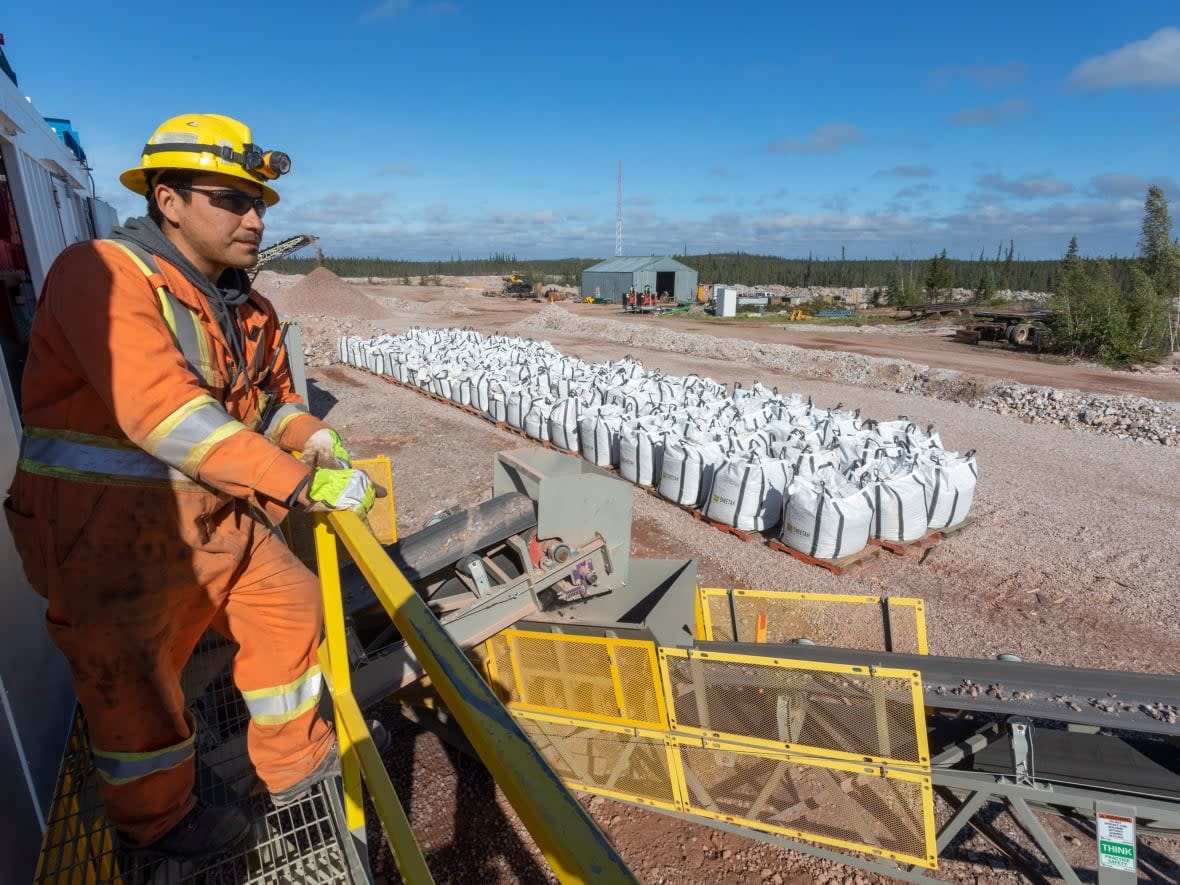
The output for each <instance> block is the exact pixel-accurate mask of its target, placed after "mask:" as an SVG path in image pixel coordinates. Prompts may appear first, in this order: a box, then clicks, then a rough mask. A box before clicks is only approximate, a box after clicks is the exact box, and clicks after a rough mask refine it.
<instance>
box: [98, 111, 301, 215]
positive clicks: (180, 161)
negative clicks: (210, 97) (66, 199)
mask: <svg viewBox="0 0 1180 885" xmlns="http://www.w3.org/2000/svg"><path fill="white" fill-rule="evenodd" d="M165 169H176V170H188V171H192V172H197V173H216V174H220V175H229V176H232V177H234V178H240V179H242V180H244V181H250V182H253V183H255V184H258V185H259V186H260V187H261V188H262V198H263V199H264V200H265V201H266V205H267V206H273V205H274V204H275V203H277V202H278V201H279V195H278V193H277V192H276V191H275V190H274V188H272V187H271V186H270V185H269V184H268V182H271V181H274V180H275V179H276V178H278V177H279V176H280V175H286V174H287V173H288V172H290V171H291V157H290V156H289V155H288V154H286V153H284V152H283V151H268V150H263V149H262V148H261V147H259V146H258V145H257V144H255V143H254V139H253V138H252V137H251V133H250V128H249V127H248V126H246V125H245V124H244V123H242V122H241V121H239V120H235V119H233V118H232V117H226V116H222V115H220V114H181V115H180V116H178V117H173V118H171V119H169V120H166V121H165V122H164V123H162V124H161V125H160V126H159V127H158V128H157V129H156V131H155V132H154V133H153V134H152V136H151V138H150V139H148V143H147V144H146V145H144V148H143V155H142V159H141V161H140V164H139V165H138V166H136V167H134V168H132V169H128V170H127V171H126V172H124V173H123V174H122V175H120V176H119V180H120V181H121V182H123V184H124V185H125V186H126V187H128V188H130V189H131V190H133V191H135V192H136V193H137V194H144V195H145V196H146V195H147V193H148V191H149V190H150V181H151V179H152V178H154V176H155V175H156V173H158V172H161V171H163V170H165Z"/></svg>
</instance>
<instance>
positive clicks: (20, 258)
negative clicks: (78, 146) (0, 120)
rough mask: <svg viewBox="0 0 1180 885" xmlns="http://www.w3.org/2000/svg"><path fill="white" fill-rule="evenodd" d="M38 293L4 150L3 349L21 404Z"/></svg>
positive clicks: (0, 204) (0, 210)
mask: <svg viewBox="0 0 1180 885" xmlns="http://www.w3.org/2000/svg"><path fill="white" fill-rule="evenodd" d="M34 306H35V295H34V292H33V281H32V276H31V275H30V274H29V261H28V257H27V256H26V255H25V247H24V243H23V241H22V240H21V235H20V225H19V224H18V222H17V220H16V205H15V204H14V203H13V200H12V187H11V184H10V182H9V180H8V173H7V170H6V169H5V166H4V153H3V151H0V351H2V352H3V354H4V368H5V370H6V371H7V372H8V377H9V379H10V380H11V382H12V393H13V395H14V396H15V397H16V401H17V406H18V407H19V406H20V379H21V374H22V373H23V372H24V367H25V358H26V357H27V356H28V351H29V327H30V326H31V325H32V322H33V308H34Z"/></svg>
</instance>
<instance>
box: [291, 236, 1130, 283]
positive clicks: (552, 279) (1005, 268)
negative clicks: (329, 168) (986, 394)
mask: <svg viewBox="0 0 1180 885" xmlns="http://www.w3.org/2000/svg"><path fill="white" fill-rule="evenodd" d="M1014 252H1015V244H1014V243H1008V244H1006V245H1005V246H1003V247H1002V248H1001V249H999V250H998V251H997V253H996V254H995V255H991V256H984V255H980V257H979V258H978V259H976V260H973V261H966V260H961V259H953V258H950V259H947V258H945V255H944V256H943V259H944V264H945V273H946V280H947V284H946V285H947V288H960V289H975V288H976V287H977V286H978V285H979V283H980V280H981V279H983V278H984V277H986V276H988V275H990V277H991V279H992V282H993V285H994V287H995V288H996V289H998V290H1004V289H1010V290H1022V291H1032V292H1053V291H1056V288H1055V287H1056V285H1057V280H1058V279H1060V277H1061V274H1062V272H1063V270H1064V260H1062V259H1059V260H1052V261H1028V260H1024V259H1020V258H1016V257H1015V255H1014ZM676 259H677V260H678V261H680V262H681V263H683V264H686V265H688V266H689V267H691V268H692V269H693V270H695V271H697V273H698V274H699V275H700V281H701V282H702V283H729V284H734V285H739V286H769V285H778V286H796V287H806V286H822V287H839V288H868V289H876V288H880V289H885V288H887V287H889V286H894V285H895V284H896V281H897V279H898V276H899V274H900V275H901V276H902V277H903V278H904V279H906V280H908V281H910V283H911V284H912V285H907V286H906V288H907V289H911V288H912V289H914V290H922V289H924V287H925V282H926V277H927V275H928V270H929V265H930V261H931V259H916V258H891V259H872V258H861V259H847V258H839V259H834V258H826V259H825V258H814V257H807V258H781V257H779V256H777V255H752V254H747V253H745V252H727V253H719V254H706V255H683V256H681V255H678V256H676ZM600 260H601V259H597V258H558V259H550V260H539V259H526V260H521V259H518V258H517V257H516V256H514V255H505V254H496V255H489V256H488V257H487V258H453V259H450V260H446V261H407V260H399V259H386V258H334V257H331V256H323V257H316V258H294V257H290V258H283V259H280V260H278V261H274V262H272V263H271V264H270V265H268V267H269V269H271V270H274V271H277V272H278V273H298V274H305V273H309V272H311V271H312V270H314V269H315V268H316V267H317V266H321V265H322V266H323V267H326V268H328V270H330V271H332V273H334V274H336V275H337V276H341V277H361V278H365V277H372V278H374V279H376V278H387V279H394V280H402V279H414V280H417V279H421V278H422V277H430V278H433V277H437V276H507V275H508V274H510V273H513V272H516V273H519V274H521V275H523V276H528V277H531V278H532V279H534V280H538V281H544V282H548V283H558V284H561V285H566V286H578V285H581V282H582V271H584V270H585V269H586V268H588V267H590V266H591V265H592V264H596V263H598V261H600ZM1098 260H1103V261H1105V262H1106V264H1107V266H1108V267H1109V268H1110V272H1111V273H1112V274H1113V275H1114V277H1115V279H1116V280H1117V281H1119V282H1120V283H1121V284H1128V285H1129V284H1130V279H1131V272H1130V266H1131V264H1132V259H1129V258H1107V259H1087V258H1083V259H1081V261H1082V262H1083V263H1085V264H1087V265H1096V263H1097V261H1098Z"/></svg>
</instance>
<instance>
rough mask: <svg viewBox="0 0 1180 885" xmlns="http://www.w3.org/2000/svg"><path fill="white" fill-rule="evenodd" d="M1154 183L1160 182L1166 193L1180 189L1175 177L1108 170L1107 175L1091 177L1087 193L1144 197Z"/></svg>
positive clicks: (1173, 192) (1097, 195) (1098, 195)
mask: <svg viewBox="0 0 1180 885" xmlns="http://www.w3.org/2000/svg"><path fill="white" fill-rule="evenodd" d="M1153 184H1158V185H1159V186H1160V187H1162V188H1163V189H1164V192H1165V193H1170V194H1175V193H1177V191H1178V190H1180V188H1177V186H1176V181H1175V179H1172V178H1166V177H1154V178H1141V177H1139V176H1137V175H1127V174H1126V173H1123V172H1108V173H1106V174H1105V175H1095V176H1094V177H1093V178H1091V179H1090V184H1089V186H1088V187H1087V188H1086V193H1087V194H1089V195H1091V196H1095V197H1127V198H1135V199H1143V198H1144V196H1145V195H1146V194H1147V188H1148V187H1150V186H1151V185H1153Z"/></svg>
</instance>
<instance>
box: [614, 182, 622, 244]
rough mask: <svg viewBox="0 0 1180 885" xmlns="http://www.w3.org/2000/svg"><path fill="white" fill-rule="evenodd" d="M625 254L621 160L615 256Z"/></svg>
mask: <svg viewBox="0 0 1180 885" xmlns="http://www.w3.org/2000/svg"><path fill="white" fill-rule="evenodd" d="M622 254H623V161H622V160H619V175H618V178H617V180H616V182H615V256H616V257H618V256H620V255H622Z"/></svg>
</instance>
